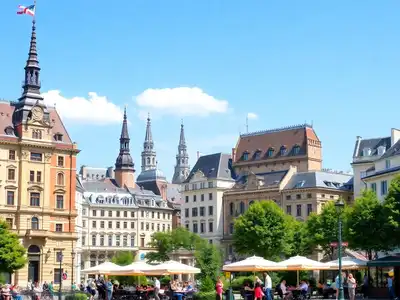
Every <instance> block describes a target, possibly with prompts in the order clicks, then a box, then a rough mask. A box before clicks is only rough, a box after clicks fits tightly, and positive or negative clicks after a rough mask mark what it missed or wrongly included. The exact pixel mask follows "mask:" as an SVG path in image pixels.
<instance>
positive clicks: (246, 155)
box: [243, 151, 249, 160]
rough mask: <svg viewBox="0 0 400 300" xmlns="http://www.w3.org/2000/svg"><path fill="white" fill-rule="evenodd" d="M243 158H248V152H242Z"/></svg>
mask: <svg viewBox="0 0 400 300" xmlns="http://www.w3.org/2000/svg"><path fill="white" fill-rule="evenodd" d="M243 160H249V152H247V151H246V152H244V153H243Z"/></svg>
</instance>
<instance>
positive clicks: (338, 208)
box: [335, 198, 344, 300]
mask: <svg viewBox="0 0 400 300" xmlns="http://www.w3.org/2000/svg"><path fill="white" fill-rule="evenodd" d="M335 207H336V211H337V213H338V260H339V295H338V300H344V293H343V277H342V212H343V208H344V203H343V200H342V199H340V198H339V200H338V201H337V202H336V203H335Z"/></svg>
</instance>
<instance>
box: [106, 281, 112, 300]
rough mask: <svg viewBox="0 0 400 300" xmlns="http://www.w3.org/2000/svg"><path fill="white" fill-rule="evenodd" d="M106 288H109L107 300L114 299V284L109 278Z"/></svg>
mask: <svg viewBox="0 0 400 300" xmlns="http://www.w3.org/2000/svg"><path fill="white" fill-rule="evenodd" d="M106 289H107V300H112V294H113V284H112V282H111V280H109V279H108V278H107V279H106Z"/></svg>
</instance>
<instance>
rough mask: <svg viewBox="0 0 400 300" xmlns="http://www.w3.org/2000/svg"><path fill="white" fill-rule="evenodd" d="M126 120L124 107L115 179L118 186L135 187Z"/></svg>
mask: <svg viewBox="0 0 400 300" xmlns="http://www.w3.org/2000/svg"><path fill="white" fill-rule="evenodd" d="M129 141H130V139H129V134H128V121H127V118H126V108H125V110H124V121H123V122H122V131H121V137H120V138H119V155H118V157H117V160H116V162H115V175H114V176H115V180H116V181H117V183H118V185H119V186H120V187H123V186H127V187H130V188H134V187H135V169H134V166H135V164H134V163H133V159H132V157H131V154H130V150H129Z"/></svg>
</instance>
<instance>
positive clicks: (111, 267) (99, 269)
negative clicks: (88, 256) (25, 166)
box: [82, 261, 121, 275]
mask: <svg viewBox="0 0 400 300" xmlns="http://www.w3.org/2000/svg"><path fill="white" fill-rule="evenodd" d="M120 268H121V266H118V265H116V264H113V263H112V262H109V261H107V262H105V263H102V264H100V265H97V266H95V267H91V268H89V269H85V270H82V273H87V274H104V275H108V274H110V273H112V272H115V271H118V270H119V269H120Z"/></svg>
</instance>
